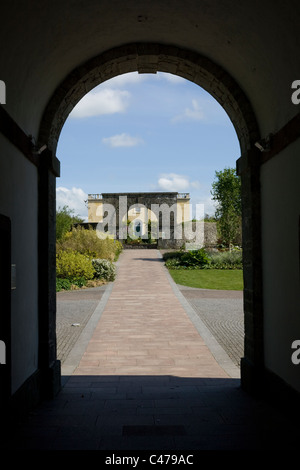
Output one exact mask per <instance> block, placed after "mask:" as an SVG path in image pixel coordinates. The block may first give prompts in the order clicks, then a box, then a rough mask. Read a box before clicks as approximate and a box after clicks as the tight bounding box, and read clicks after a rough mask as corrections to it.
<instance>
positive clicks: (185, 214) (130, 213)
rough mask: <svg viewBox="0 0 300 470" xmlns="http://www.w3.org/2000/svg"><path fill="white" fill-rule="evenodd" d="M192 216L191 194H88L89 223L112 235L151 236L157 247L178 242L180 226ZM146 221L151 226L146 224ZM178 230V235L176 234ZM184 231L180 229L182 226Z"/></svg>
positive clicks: (180, 240) (179, 242)
mask: <svg viewBox="0 0 300 470" xmlns="http://www.w3.org/2000/svg"><path fill="white" fill-rule="evenodd" d="M190 220H191V210H190V195H189V193H178V192H135V193H103V194H89V195H88V223H91V224H95V223H97V229H98V230H100V231H101V230H102V229H103V231H106V232H109V233H110V234H112V235H113V236H114V237H115V238H118V239H120V240H125V239H126V238H127V235H129V236H130V238H133V239H134V238H142V239H147V238H148V231H149V230H150V231H151V234H152V237H151V238H153V239H155V240H157V241H158V245H159V246H160V247H171V246H179V245H180V244H182V240H183V236H180V229H182V228H183V224H184V223H185V222H188V221H190ZM149 224H151V225H150V227H149ZM176 230H177V232H176V233H178V236H176V233H175V231H176ZM181 231H183V230H181Z"/></svg>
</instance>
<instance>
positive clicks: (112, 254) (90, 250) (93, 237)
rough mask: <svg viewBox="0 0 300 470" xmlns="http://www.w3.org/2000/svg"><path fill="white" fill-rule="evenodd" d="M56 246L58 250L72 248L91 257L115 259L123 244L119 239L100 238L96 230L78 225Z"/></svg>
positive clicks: (69, 249)
mask: <svg viewBox="0 0 300 470" xmlns="http://www.w3.org/2000/svg"><path fill="white" fill-rule="evenodd" d="M56 248H57V252H60V251H71V250H72V251H77V252H78V253H81V254H83V255H86V256H88V257H89V258H99V259H108V260H110V261H115V260H116V259H117V257H118V256H119V254H120V253H121V251H122V248H123V246H122V244H121V243H120V242H119V241H118V240H114V239H112V238H109V237H106V238H102V237H101V238H99V237H98V236H97V231H96V230H93V229H84V228H83V227H78V228H73V230H72V231H71V232H68V233H66V234H65V236H64V237H62V239H61V240H59V241H58V242H57V246H56Z"/></svg>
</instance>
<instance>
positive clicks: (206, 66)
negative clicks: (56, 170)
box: [38, 44, 263, 367]
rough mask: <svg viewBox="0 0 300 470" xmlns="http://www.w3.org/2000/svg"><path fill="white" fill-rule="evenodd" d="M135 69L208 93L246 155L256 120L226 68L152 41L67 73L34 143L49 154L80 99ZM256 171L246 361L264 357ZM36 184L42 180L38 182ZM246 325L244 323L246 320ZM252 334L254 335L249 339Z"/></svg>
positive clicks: (247, 214) (247, 215)
mask: <svg viewBox="0 0 300 470" xmlns="http://www.w3.org/2000/svg"><path fill="white" fill-rule="evenodd" d="M136 71H137V72H138V73H140V74H143V73H157V72H166V73H171V74H173V75H178V76H179V77H182V78H185V79H187V80H189V81H191V82H193V83H195V84H196V85H199V86H200V87H201V88H203V89H204V90H205V91H207V92H208V93H209V94H210V95H211V96H213V98H215V99H216V101H217V102H218V103H219V104H220V105H221V106H222V107H223V109H224V110H225V111H226V113H227V115H228V116H229V118H230V120H231V122H232V124H233V127H234V129H235V131H236V134H237V137H238V140H239V144H240V149H241V154H242V155H244V154H248V155H249V156H250V157H251V149H252V148H253V144H254V143H255V142H256V141H258V140H259V129H258V124H257V121H256V118H255V114H254V112H253V110H252V107H251V104H250V102H249V100H248V99H247V97H246V95H245V94H244V93H243V91H242V90H241V88H240V87H239V86H238V84H237V83H236V82H235V81H234V79H233V78H232V77H231V76H230V75H228V74H227V72H226V71H224V70H223V69H221V68H220V67H219V66H217V65H216V64H214V63H213V62H211V61H210V60H209V59H207V58H205V57H203V56H200V55H198V54H195V53H193V52H190V51H186V50H182V49H179V48H177V47H174V46H164V45H157V44H130V45H127V46H121V47H119V48H116V49H113V50H111V51H108V52H106V53H104V54H101V55H100V56H98V57H96V58H94V59H92V60H90V61H88V62H87V63H86V64H84V65H82V66H80V67H78V68H77V69H76V70H75V71H74V72H73V73H71V74H70V75H69V76H68V77H66V79H65V80H64V82H63V83H62V84H61V85H60V86H59V87H58V89H57V90H56V91H55V93H54V94H53V96H52V98H51V99H50V101H49V103H48V106H47V107H46V109H45V112H44V115H43V118H42V121H41V126H40V132H39V139H38V140H39V146H42V145H45V144H46V145H47V147H48V150H49V151H50V154H52V156H54V155H55V153H56V149H57V145H58V140H59V137H60V134H61V131H62V128H63V126H64V123H65V121H66V119H67V118H68V116H69V114H70V112H71V111H72V110H73V108H74V107H75V106H76V104H77V103H78V102H79V101H80V100H81V98H83V97H84V96H85V95H86V94H87V93H88V92H89V91H91V90H92V89H93V88H95V87H96V86H97V85H99V84H101V83H103V82H105V81H106V80H109V79H110V78H113V77H116V76H118V75H122V74H125V73H129V72H136ZM256 169H257V168H256V167H255V165H254V167H252V168H250V173H249V172H248V173H247V174H246V175H245V176H242V191H243V195H242V198H243V201H244V204H243V206H244V215H243V224H244V226H245V227H246V231H244V230H243V246H244V243H245V246H246V250H245V251H244V267H245V269H244V270H246V275H245V274H244V280H245V281H246V283H245V282H244V294H246V296H245V297H246V300H245V302H246V303H247V306H248V307H247V308H248V309H249V311H248V315H247V317H248V318H249V317H250V316H252V317H254V316H256V318H257V317H260V319H259V321H260V323H261V325H260V327H259V328H257V330H256V331H255V332H254V333H253V332H252V330H251V325H250V329H249V330H248V335H249V341H248V347H246V348H245V350H246V351H247V355H248V359H250V362H251V360H253V362H255V361H258V362H260V363H261V360H262V359H261V358H262V357H263V356H262V354H261V349H262V347H263V340H262V337H263V328H262V316H260V311H259V310H257V311H256V310H255V305H258V304H259V305H261V295H262V292H261V286H260V285H259V276H257V273H259V275H260V274H261V273H260V270H261V262H260V258H259V256H257V255H259V254H260V248H261V245H260V239H259V237H258V236H257V233H258V231H257V229H258V228H259V224H260V219H259V217H260V209H259V204H257V203H258V201H259V200H260V195H259V192H257V193H256V195H255V201H254V203H253V202H250V204H249V201H250V199H251V195H252V187H251V185H253V177H254V179H255V178H259V176H258V175H257V174H254V173H255V171H256ZM253 170H254V172H253ZM48 176H49V175H48ZM48 176H47V178H48ZM52 176H53V177H52ZM52 176H51V177H50V179H47V185H48V186H47V189H48V192H47V194H45V191H44V190H43V192H44V197H45V198H46V199H47V204H48V206H49V204H50V206H51V208H50V210H49V211H48V212H47V213H45V211H44V207H45V204H43V202H42V201H40V207H41V212H40V214H41V217H40V219H42V220H43V221H44V223H43V222H42V223H40V238H42V237H43V236H44V233H45V232H44V230H45V224H46V225H47V227H48V231H49V232H51V233H52V239H53V238H54V237H53V232H54V230H53V229H54V220H53V215H54V214H55V189H56V185H55V176H57V175H54V174H53V175H52ZM40 184H41V185H42V184H43V183H42V180H41V182H40ZM249 224H250V228H249ZM255 224H256V225H255ZM253 228H254V230H253ZM253 241H254V242H253ZM41 249H42V248H41ZM47 250H48V251H47V252H46V251H44V252H43V254H42V256H41V257H43V256H44V257H46V258H48V261H49V259H52V261H50V266H51V263H52V271H55V244H53V245H50V250H49V246H47ZM255 258H256V260H255ZM253 278H256V280H257V282H256V285H255V287H253ZM44 282H45V283H46V282H47V283H48V284H47V286H45V285H42V284H43V282H41V283H40V289H47V291H48V293H49V296H50V297H51V296H53V297H54V295H55V288H54V283H55V276H54V275H53V272H52V275H50V276H49V278H48V279H47V280H45V281H44ZM53 316H54V318H55V312H53V313H52V318H53ZM250 323H251V321H250ZM250 323H249V324H250ZM245 326H246V327H247V325H246V324H245ZM252 333H253V334H252ZM256 334H257V335H258V338H256V337H254V336H255V335H256ZM246 342H247V339H246ZM246 367H248V365H247V366H246Z"/></svg>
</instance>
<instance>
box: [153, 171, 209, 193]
mask: <svg viewBox="0 0 300 470" xmlns="http://www.w3.org/2000/svg"><path fill="white" fill-rule="evenodd" d="M158 186H159V188H160V189H162V190H164V191H179V192H180V191H187V190H188V189H189V188H191V187H192V188H198V187H199V186H200V184H199V182H198V181H192V182H191V181H190V180H189V178H188V177H186V176H184V175H177V174H176V173H169V174H165V175H161V177H160V178H159V180H158Z"/></svg>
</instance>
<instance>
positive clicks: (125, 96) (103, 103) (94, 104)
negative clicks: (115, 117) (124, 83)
mask: <svg viewBox="0 0 300 470" xmlns="http://www.w3.org/2000/svg"><path fill="white" fill-rule="evenodd" d="M129 98H130V93H129V92H128V91H126V90H114V89H110V88H102V89H97V90H96V91H95V90H94V91H91V92H89V93H88V94H86V95H85V96H84V97H83V98H82V99H81V100H80V101H79V103H78V104H77V105H76V106H75V108H74V109H73V111H72V112H71V113H70V116H69V117H71V118H85V117H91V116H100V115H102V114H114V113H123V112H125V111H126V109H127V107H128V104H129Z"/></svg>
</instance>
